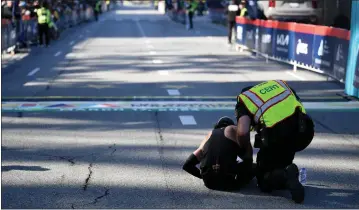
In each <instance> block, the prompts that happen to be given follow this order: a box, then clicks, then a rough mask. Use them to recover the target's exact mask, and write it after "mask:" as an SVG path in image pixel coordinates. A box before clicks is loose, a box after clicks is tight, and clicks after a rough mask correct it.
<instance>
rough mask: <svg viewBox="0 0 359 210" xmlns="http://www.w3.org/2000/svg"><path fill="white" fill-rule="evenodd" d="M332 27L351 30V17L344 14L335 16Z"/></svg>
mask: <svg viewBox="0 0 359 210" xmlns="http://www.w3.org/2000/svg"><path fill="white" fill-rule="evenodd" d="M332 27H335V28H342V29H346V30H350V19H349V18H348V17H347V16H345V15H343V14H339V15H338V16H336V17H335V19H334V23H333V25H332Z"/></svg>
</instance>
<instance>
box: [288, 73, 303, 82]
mask: <svg viewBox="0 0 359 210" xmlns="http://www.w3.org/2000/svg"><path fill="white" fill-rule="evenodd" d="M286 73H287V74H289V75H291V76H293V77H295V78H297V79H299V80H302V81H305V80H306V79H305V78H304V77H301V76H298V75H296V74H294V73H293V72H290V71H287V72H286Z"/></svg>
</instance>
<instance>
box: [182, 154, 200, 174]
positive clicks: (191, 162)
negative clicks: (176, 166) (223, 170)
mask: <svg viewBox="0 0 359 210" xmlns="http://www.w3.org/2000/svg"><path fill="white" fill-rule="evenodd" d="M198 163H199V161H198V159H197V157H196V156H195V155H194V154H191V155H190V156H189V157H188V158H187V160H186V162H185V163H184V165H183V167H182V169H183V170H185V171H186V172H187V173H189V174H191V175H192V176H195V177H197V178H199V179H202V176H201V172H200V170H199V169H198V168H197V167H196V165H197V164H198Z"/></svg>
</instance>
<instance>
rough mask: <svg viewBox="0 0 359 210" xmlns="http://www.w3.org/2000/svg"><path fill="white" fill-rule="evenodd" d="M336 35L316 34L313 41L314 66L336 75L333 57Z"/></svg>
mask: <svg viewBox="0 0 359 210" xmlns="http://www.w3.org/2000/svg"><path fill="white" fill-rule="evenodd" d="M335 41H336V38H335V37H330V36H319V35H315V36H314V42H313V64H312V65H313V67H314V68H318V69H320V70H323V71H324V72H326V73H328V74H330V75H334V71H333V58H334V52H335V50H334V49H335Z"/></svg>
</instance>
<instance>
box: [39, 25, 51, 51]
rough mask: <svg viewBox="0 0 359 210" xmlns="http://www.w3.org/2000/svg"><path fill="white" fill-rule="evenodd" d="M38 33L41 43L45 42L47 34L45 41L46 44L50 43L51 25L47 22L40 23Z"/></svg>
mask: <svg viewBox="0 0 359 210" xmlns="http://www.w3.org/2000/svg"><path fill="white" fill-rule="evenodd" d="M37 29H38V35H39V44H40V45H42V44H43V40H44V36H45V43H46V46H48V45H49V43H50V36H49V25H48V24H47V23H43V24H38V26H37Z"/></svg>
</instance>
